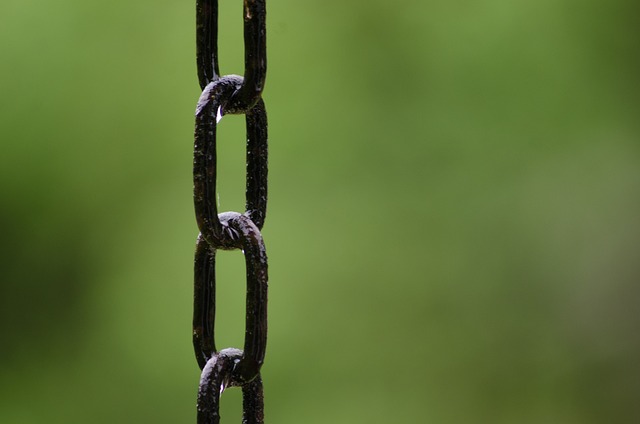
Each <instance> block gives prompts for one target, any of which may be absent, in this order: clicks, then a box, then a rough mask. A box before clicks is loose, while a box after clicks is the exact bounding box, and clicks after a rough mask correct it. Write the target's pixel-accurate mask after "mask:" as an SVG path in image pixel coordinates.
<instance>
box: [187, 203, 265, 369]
mask: <svg viewBox="0 0 640 424" xmlns="http://www.w3.org/2000/svg"><path fill="white" fill-rule="evenodd" d="M220 219H221V220H222V222H223V224H224V226H225V228H228V229H229V234H231V235H232V237H233V238H234V239H235V240H236V243H237V245H236V247H237V248H240V249H242V250H243V251H244V257H245V263H246V274H247V276H246V278H247V297H246V317H245V323H246V326H245V339H244V355H243V357H242V360H241V361H240V362H239V363H238V365H237V367H236V372H237V380H238V381H250V380H252V379H253V378H254V377H255V376H256V375H257V374H258V372H260V367H261V366H262V362H263V361H264V355H265V351H266V345H267V284H268V283H267V282H268V273H267V252H266V249H265V247H264V242H263V241H262V235H261V234H260V230H258V228H257V227H256V226H255V224H254V223H253V222H252V221H251V219H250V218H248V217H246V216H244V215H240V214H239V213H236V212H227V213H223V214H220ZM215 255H216V249H215V248H214V247H211V245H209V244H208V243H207V242H206V241H205V240H204V239H203V237H199V238H198V244H197V247H196V260H195V290H194V314H193V346H194V349H195V352H196V359H197V361H198V364H199V365H200V368H201V369H202V368H203V367H204V366H205V364H206V363H207V361H209V359H210V358H211V357H212V356H213V355H214V353H215V352H216V344H215V299H216V279H215Z"/></svg>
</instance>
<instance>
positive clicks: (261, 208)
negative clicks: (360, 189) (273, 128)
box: [193, 0, 268, 424]
mask: <svg viewBox="0 0 640 424" xmlns="http://www.w3.org/2000/svg"><path fill="white" fill-rule="evenodd" d="M265 16H266V9H265V0H244V58H245V70H244V77H240V76H237V75H228V76H220V71H219V69H218V1H217V0H196V56H197V67H198V79H199V81H200V88H201V89H202V95H201V96H200V99H199V100H198V105H197V107H196V126H195V143H194V152H193V186H194V187H193V199H194V204H195V212H196V221H197V223H198V228H199V229H200V234H199V236H198V240H197V244H196V254H195V266H194V267H195V277H194V308H193V347H194V350H195V355H196V360H197V361H198V365H199V366H200V369H201V370H202V374H201V377H200V386H199V389H198V400H197V422H198V424H211V423H215V424H217V423H219V422H220V414H219V406H220V394H221V393H222V391H223V390H224V389H225V388H227V387H234V386H236V387H242V399H243V400H242V403H243V419H242V422H243V423H246V424H260V423H262V422H263V421H264V411H263V390H262V378H261V376H260V367H261V366H262V363H263V361H264V355H265V350H266V344H267V280H268V277H267V254H266V249H265V246H264V242H263V240H262V235H261V233H260V230H261V229H262V225H263V224H264V220H265V217H266V211H267V114H266V110H265V106H264V102H263V100H262V98H261V94H262V89H263V87H264V82H265V77H266V71H267V59H266V24H265ZM226 114H244V115H245V121H246V131H247V157H246V161H247V164H246V166H247V179H246V211H245V212H244V213H243V214H240V213H238V212H225V213H221V214H218V210H217V205H216V201H217V196H216V172H217V163H216V160H217V159H216V126H217V124H218V122H219V121H220V119H222V116H223V115H226ZM218 249H225V250H235V249H241V250H242V251H243V252H244V256H245V264H246V279H247V297H246V320H245V321H246V322H245V325H246V327H245V339H244V350H238V349H233V348H229V349H223V350H220V351H218V350H217V349H216V344H215V311H216V281H215V256H216V251H217V250H218Z"/></svg>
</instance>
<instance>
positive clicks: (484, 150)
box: [0, 0, 640, 424]
mask: <svg viewBox="0 0 640 424" xmlns="http://www.w3.org/2000/svg"><path fill="white" fill-rule="evenodd" d="M221 3H222V4H221V14H222V17H221V35H220V40H221V46H220V48H221V54H220V57H221V65H222V66H221V71H222V72H223V73H225V74H226V73H241V72H242V69H243V66H242V57H243V56H242V55H243V52H242V50H241V47H240V46H241V45H242V44H241V34H242V29H241V19H240V12H241V5H240V2H233V1H228V2H221ZM268 8H269V9H268V10H269V22H268V28H269V34H268V36H269V40H268V46H269V74H268V78H267V89H266V92H265V100H266V102H267V107H268V111H269V117H270V145H271V152H270V155H271V156H270V165H271V171H270V188H269V190H270V203H269V216H268V219H267V223H266V226H265V231H264V234H265V240H266V242H267V247H268V253H269V257H270V265H271V268H270V277H271V278H270V283H271V284H270V304H269V308H270V310H269V319H270V322H269V324H270V326H269V331H270V333H269V347H268V353H267V361H266V364H265V367H264V368H263V375H264V381H265V385H266V386H265V387H266V413H267V420H268V422H270V423H293V422H301V421H302V422H305V423H309V424H313V423H325V422H333V423H353V422H369V423H386V422H429V423H461V424H466V423H505V424H506V423H509V424H510V423H515V422H517V423H522V424H527V423H532V424H533V423H536V424H539V423H563V424H571V423H576V424H578V423H579V424H589V423H594V424H595V423H604V422H606V423H614V422H615V423H630V422H640V407H639V404H638V402H637V396H638V393H640V380H638V375H639V372H640V369H639V368H640V365H639V364H640V362H639V361H638V360H637V358H638V357H640V339H639V338H638V329H639V327H640V314H638V306H637V305H638V299H639V298H640V287H639V285H638V281H640V258H639V256H640V254H639V252H640V243H639V242H640V224H639V221H638V216H639V215H640V196H639V189H640V167H639V166H638V165H639V164H640V161H639V157H638V154H639V143H638V141H639V135H640V128H639V125H638V118H637V117H638V112H639V111H638V104H637V100H638V94H639V93H638V91H639V88H640V87H639V85H638V75H640V69H639V68H640V66H639V59H638V55H637V40H638V26H637V22H636V20H637V19H636V16H637V5H636V4H634V3H633V2H631V1H623V0H612V1H609V2H600V1H595V0H587V1H580V2H578V1H577V0H553V1H552V0H543V1H538V2H526V1H507V0H488V1H482V2H470V1H453V2H445V1H431V2H425V1H418V0H409V1H403V2H395V3H394V2H388V1H381V0H372V1H354V2H343V1H337V0H329V1H325V2H293V1H280V2H275V1H271V2H270V3H269V6H268ZM0 40H2V60H1V61H0V75H1V76H2V78H0V93H1V101H0V112H1V113H0V134H2V141H3V148H2V154H1V155H0V195H2V199H3V202H2V208H0V226H1V228H0V230H1V234H2V244H1V248H2V251H0V258H1V261H2V263H1V264H0V265H1V266H0V276H1V281H0V283H1V285H0V331H1V334H2V339H3V341H2V344H1V345H0V359H1V361H2V371H1V372H0V422H2V423H11V424H31V423H41V422H47V423H52V424H53V423H64V424H74V423H84V422H91V423H93V424H101V423H115V422H117V423H137V422H154V423H175V422H182V423H186V422H195V407H194V405H195V393H196V386H197V380H198V376H199V373H198V369H197V366H196V363H195V360H194V358H193V354H192V351H191V342H190V337H191V329H190V322H191V317H190V315H191V296H192V286H191V285H192V282H191V281H192V258H193V245H194V242H195V237H196V225H195V221H194V217H193V206H192V200H191V184H192V183H191V153H192V132H193V111H194V107H195V102H196V100H197V98H198V96H199V92H198V86H197V79H196V72H195V58H194V57H195V47H194V4H192V3H190V2H182V1H160V2H158V1H150V0H141V1H136V2H130V1H124V0H115V1H111V2H107V3H104V2H103V3H100V4H96V3H92V2H82V1H79V0H60V1H56V2H35V1H33V0H3V1H2V3H1V4H0ZM243 131H244V129H243V120H242V118H241V117H226V118H225V119H224V120H223V121H222V123H221V127H220V132H221V136H220V139H221V143H220V146H219V150H220V152H219V158H220V160H221V163H220V168H221V169H220V179H221V182H220V192H221V205H222V209H223V210H240V209H242V207H243V195H244V194H243V169H244V166H243V155H244V152H243V149H244V146H243V142H242V140H243V139H244V134H243ZM218 275H219V293H220V294H219V299H220V300H219V301H220V305H219V315H218V317H219V320H218V323H217V324H218V333H219V334H220V335H219V340H220V341H219V344H220V346H222V347H224V346H241V344H242V340H243V328H244V323H243V314H244V310H243V296H244V294H243V287H244V281H243V275H244V268H243V261H242V257H241V255H240V254H239V253H238V252H231V253H223V254H222V255H221V257H220V260H219V270H218ZM223 399H224V401H223V415H224V421H225V422H239V420H240V396H239V394H238V393H237V390H236V391H234V390H229V391H228V392H225V397H224V398H223Z"/></svg>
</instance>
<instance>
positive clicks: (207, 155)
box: [193, 75, 268, 249]
mask: <svg viewBox="0 0 640 424" xmlns="http://www.w3.org/2000/svg"><path fill="white" fill-rule="evenodd" d="M240 84H241V78H240V77H237V76H232V75H231V76H225V77H222V78H220V79H218V80H216V81H214V82H212V83H211V84H209V85H207V87H206V88H205V90H204V91H203V92H202V95H201V96H200V100H199V101H198V106H197V107H196V130H195V145H194V154H193V183H194V188H193V190H194V204H195V210H196V221H197V223H198V227H199V228H200V231H201V232H202V234H203V235H204V238H205V239H206V240H207V242H208V243H209V244H211V245H213V246H215V247H216V248H221V249H225V248H227V249H229V248H235V244H234V243H233V241H232V240H230V238H229V234H228V232H225V229H224V228H223V227H222V224H221V223H220V220H219V219H218V208H217V195H216V180H217V157H216V127H217V124H216V116H217V114H218V110H219V108H221V107H224V104H225V100H227V99H228V98H229V96H230V95H231V94H232V93H233V92H234V90H236V89H237V88H238V87H239V85H240ZM245 121H246V127H247V182H246V184H247V190H246V212H245V213H246V214H247V216H249V217H250V218H251V219H252V220H253V221H254V223H255V224H256V226H257V227H258V228H259V229H261V228H262V225H263V224H264V219H265V217H266V215H267V173H268V171H267V148H268V146H267V136H268V134H267V114H266V110H265V107H264V102H263V101H262V100H260V101H259V102H258V103H257V104H256V105H255V106H254V107H253V109H251V110H250V111H248V112H247V113H246V117H245Z"/></svg>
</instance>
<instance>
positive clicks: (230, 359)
mask: <svg viewBox="0 0 640 424" xmlns="http://www.w3.org/2000/svg"><path fill="white" fill-rule="evenodd" d="M241 357H242V351H241V350H238V349H224V350H221V351H220V352H219V353H217V354H215V355H214V356H213V357H211V359H210V360H209V361H208V362H207V364H206V365H205V367H204V369H203V370H202V375H201V377H200V386H199V388H198V403H197V410H198V421H197V422H198V424H218V423H219V422H220V395H221V394H222V392H223V391H224V390H225V389H226V388H227V387H233V386H240V385H241V386H242V409H243V414H242V422H243V424H262V423H263V422H264V395H263V389H262V379H261V377H260V375H258V376H256V378H255V379H253V380H252V381H251V382H250V383H246V384H240V383H239V382H237V381H235V380H234V374H235V373H234V369H235V368H236V365H237V363H238V361H240V358H241Z"/></svg>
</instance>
